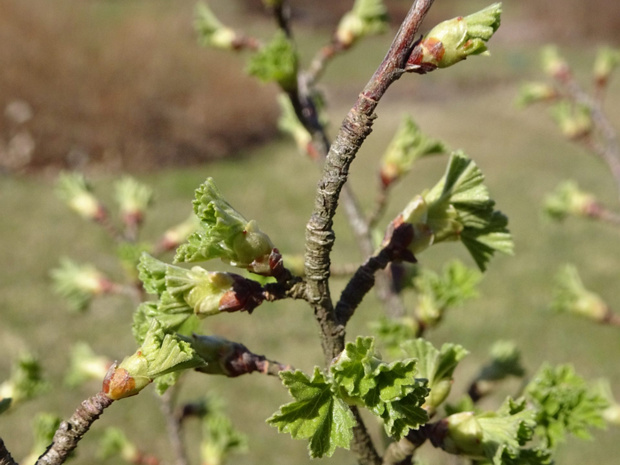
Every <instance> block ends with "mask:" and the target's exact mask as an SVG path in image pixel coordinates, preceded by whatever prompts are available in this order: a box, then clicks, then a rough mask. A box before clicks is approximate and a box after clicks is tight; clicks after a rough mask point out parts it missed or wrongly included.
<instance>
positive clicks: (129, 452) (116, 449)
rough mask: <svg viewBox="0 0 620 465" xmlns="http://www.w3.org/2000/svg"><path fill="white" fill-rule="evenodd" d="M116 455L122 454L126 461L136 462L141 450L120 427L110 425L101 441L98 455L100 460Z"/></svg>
mask: <svg viewBox="0 0 620 465" xmlns="http://www.w3.org/2000/svg"><path fill="white" fill-rule="evenodd" d="M116 456H120V457H121V459H122V460H123V461H124V462H126V463H135V461H136V458H138V456H139V452H138V448H137V447H136V446H135V445H134V444H133V443H132V442H131V441H130V440H129V438H127V436H126V435H125V433H124V432H123V431H122V430H121V429H120V428H114V427H109V428H106V429H105V430H104V432H103V436H102V437H101V440H100V441H99V448H98V449H97V457H98V458H99V459H100V460H107V459H110V458H112V457H116Z"/></svg>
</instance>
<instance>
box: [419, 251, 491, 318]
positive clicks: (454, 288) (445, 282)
mask: <svg viewBox="0 0 620 465" xmlns="http://www.w3.org/2000/svg"><path fill="white" fill-rule="evenodd" d="M481 279H482V274H481V273H479V272H477V271H476V270H473V269H470V268H467V267H466V266H465V265H463V264H462V263H461V262H460V261H458V260H454V261H452V262H450V263H448V264H446V265H445V266H444V267H443V270H442V274H441V275H438V274H437V273H434V272H433V271H431V270H428V269H423V270H422V271H421V272H420V274H418V275H417V276H416V277H415V278H414V281H413V282H414V286H415V289H416V291H417V297H418V305H417V312H418V317H419V318H420V320H422V321H423V322H424V324H425V325H426V326H427V327H428V326H434V325H436V324H437V323H438V322H439V321H440V320H441V318H442V317H443V315H444V313H445V312H446V310H447V309H449V308H454V307H458V306H460V305H462V304H463V303H464V302H465V301H467V300H469V299H473V298H475V297H477V296H478V290H477V286H478V283H479V282H480V280H481Z"/></svg>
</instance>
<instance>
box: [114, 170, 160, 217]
mask: <svg viewBox="0 0 620 465" xmlns="http://www.w3.org/2000/svg"><path fill="white" fill-rule="evenodd" d="M114 189H115V193H116V201H117V203H118V205H119V207H120V211H121V215H122V217H123V221H124V222H125V223H126V224H130V225H133V224H139V223H141V222H142V219H143V217H144V213H145V211H146V209H147V208H148V207H149V206H150V205H151V204H152V203H153V189H151V188H150V187H149V186H147V185H146V184H142V183H140V182H138V181H137V180H136V179H134V178H132V177H129V176H126V177H124V178H122V179H120V180H119V181H118V182H116V183H115V184H114Z"/></svg>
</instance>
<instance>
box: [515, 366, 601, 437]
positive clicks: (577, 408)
mask: <svg viewBox="0 0 620 465" xmlns="http://www.w3.org/2000/svg"><path fill="white" fill-rule="evenodd" d="M525 396H526V399H527V401H528V403H529V404H530V405H533V408H534V409H535V411H536V417H535V420H536V425H537V426H536V429H537V432H538V433H539V434H541V435H542V437H543V439H544V441H545V444H546V446H547V447H549V448H554V447H555V446H557V444H558V443H559V442H563V441H565V439H566V436H567V435H568V434H572V435H575V436H577V437H580V438H583V439H589V438H590V437H591V436H590V433H589V429H590V428H593V427H597V428H603V427H605V422H604V419H603V412H604V411H605V409H606V408H607V406H608V403H607V401H606V400H605V399H604V398H603V397H602V396H601V395H600V393H599V391H598V390H597V389H596V388H595V387H589V386H588V385H587V384H586V382H585V380H584V379H583V378H582V377H580V376H579V375H577V373H575V370H574V369H573V367H572V366H570V365H559V366H557V367H552V366H549V365H545V366H543V367H542V368H541V369H540V370H539V372H538V373H537V374H536V376H535V377H534V378H533V379H532V381H531V382H530V383H529V384H528V385H527V387H526V389H525Z"/></svg>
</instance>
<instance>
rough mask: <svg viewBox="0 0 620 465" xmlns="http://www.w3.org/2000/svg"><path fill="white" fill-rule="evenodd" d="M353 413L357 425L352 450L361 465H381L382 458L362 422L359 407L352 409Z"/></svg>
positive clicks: (354, 430) (354, 429)
mask: <svg viewBox="0 0 620 465" xmlns="http://www.w3.org/2000/svg"><path fill="white" fill-rule="evenodd" d="M351 413H353V417H355V420H356V422H357V424H356V425H355V426H354V427H353V441H352V442H351V450H352V451H353V452H354V453H355V455H356V456H357V460H358V462H359V463H360V465H380V464H381V457H380V456H379V454H378V453H377V449H376V448H375V446H374V444H373V443H372V439H371V438H370V435H369V434H368V431H366V426H364V422H363V420H362V416H361V415H360V412H359V410H358V408H357V407H355V406H353V407H351Z"/></svg>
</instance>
